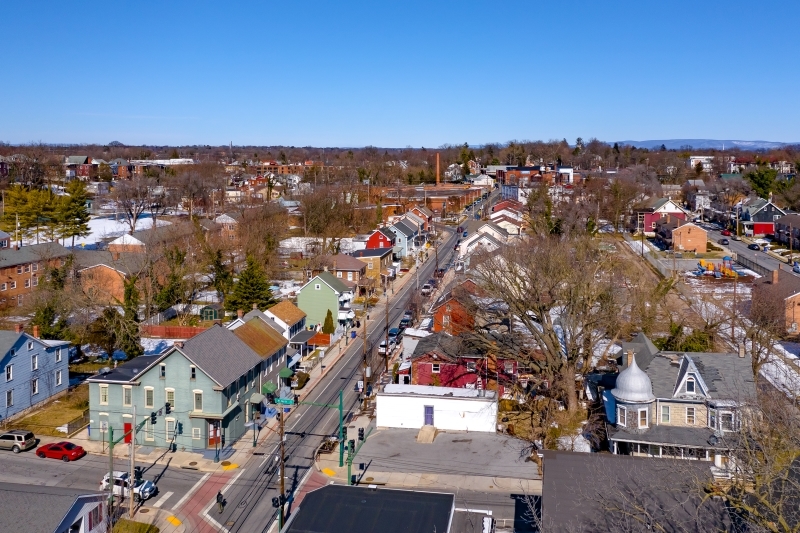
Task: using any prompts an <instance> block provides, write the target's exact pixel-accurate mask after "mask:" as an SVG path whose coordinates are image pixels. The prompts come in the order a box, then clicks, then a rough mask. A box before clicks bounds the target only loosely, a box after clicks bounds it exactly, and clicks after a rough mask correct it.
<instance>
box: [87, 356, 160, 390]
mask: <svg viewBox="0 0 800 533" xmlns="http://www.w3.org/2000/svg"><path fill="white" fill-rule="evenodd" d="M163 355H164V354H163V353H162V354H157V355H140V356H139V357H137V358H135V359H131V360H130V361H125V362H124V363H122V364H121V365H119V366H117V367H116V368H111V369H110V371H109V372H107V373H102V372H100V373H98V374H95V375H94V376H92V377H91V378H89V381H92V382H95V381H101V382H102V381H109V382H125V383H127V382H130V381H133V380H135V379H136V377H137V376H139V374H141V373H142V372H144V371H145V370H147V369H148V368H150V367H151V366H152V365H153V364H154V363H156V362H157V361H158V360H159V359H161V357H162V356H163Z"/></svg>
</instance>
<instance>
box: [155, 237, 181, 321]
mask: <svg viewBox="0 0 800 533" xmlns="http://www.w3.org/2000/svg"><path fill="white" fill-rule="evenodd" d="M164 260H165V262H166V264H167V268H168V269H169V273H168V274H167V278H166V281H165V282H164V284H163V285H160V284H159V285H158V286H157V287H156V289H157V291H158V292H157V293H156V295H155V299H154V300H155V304H156V306H157V307H158V310H159V311H164V310H166V309H169V308H170V307H172V306H173V305H175V304H177V303H179V302H181V301H182V300H183V297H184V294H183V292H184V290H183V289H184V286H183V277H184V271H183V263H184V261H185V260H186V252H185V251H183V250H181V249H179V248H178V247H177V246H176V247H173V248H170V249H168V250H167V251H166V252H165V253H164Z"/></svg>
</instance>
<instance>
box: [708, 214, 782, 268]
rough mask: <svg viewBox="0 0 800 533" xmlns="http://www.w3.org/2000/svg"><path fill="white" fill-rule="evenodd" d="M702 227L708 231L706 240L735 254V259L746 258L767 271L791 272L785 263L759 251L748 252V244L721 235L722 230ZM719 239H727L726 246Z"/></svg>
mask: <svg viewBox="0 0 800 533" xmlns="http://www.w3.org/2000/svg"><path fill="white" fill-rule="evenodd" d="M702 226H703V228H705V229H706V230H707V231H708V240H710V241H711V242H713V243H714V244H716V245H717V246H720V247H722V248H723V249H725V250H728V251H730V252H732V253H735V254H736V256H737V257H744V258H747V259H749V260H750V261H754V262H755V263H756V264H757V265H761V266H763V267H764V268H767V269H769V270H777V269H779V268H780V269H781V270H783V271H784V272H791V271H792V266H791V265H790V264H788V263H787V262H785V261H778V260H777V259H775V258H774V257H772V256H771V255H769V254H767V253H765V252H763V251H761V250H759V251H756V250H750V249H748V248H747V246H748V243H746V242H744V241H735V240H733V239H732V238H731V237H730V236H725V235H723V234H722V230H719V229H714V228H713V226H711V225H709V224H702ZM720 239H727V240H728V244H720V243H719V241H720Z"/></svg>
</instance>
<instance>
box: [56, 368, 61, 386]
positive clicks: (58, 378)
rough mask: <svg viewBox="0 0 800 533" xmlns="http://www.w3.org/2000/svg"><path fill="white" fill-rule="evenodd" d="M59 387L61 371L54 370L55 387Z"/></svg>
mask: <svg viewBox="0 0 800 533" xmlns="http://www.w3.org/2000/svg"><path fill="white" fill-rule="evenodd" d="M60 385H61V370H56V387H58V386H60Z"/></svg>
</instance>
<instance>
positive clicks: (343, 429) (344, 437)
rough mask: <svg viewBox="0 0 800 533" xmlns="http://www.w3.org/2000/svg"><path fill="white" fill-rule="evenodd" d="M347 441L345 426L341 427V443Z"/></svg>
mask: <svg viewBox="0 0 800 533" xmlns="http://www.w3.org/2000/svg"><path fill="white" fill-rule="evenodd" d="M346 440H347V426H342V441H346Z"/></svg>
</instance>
